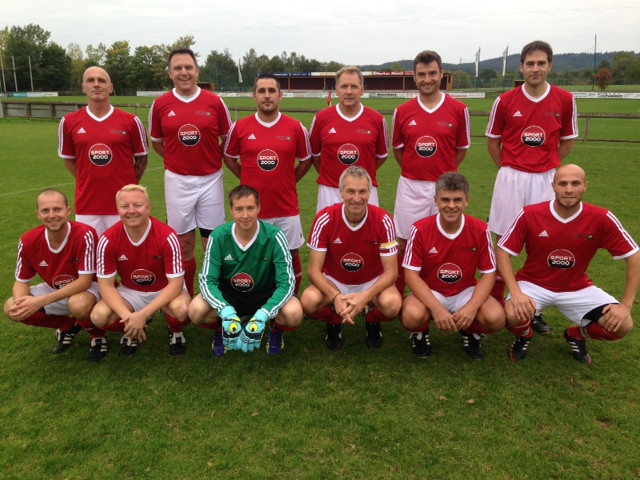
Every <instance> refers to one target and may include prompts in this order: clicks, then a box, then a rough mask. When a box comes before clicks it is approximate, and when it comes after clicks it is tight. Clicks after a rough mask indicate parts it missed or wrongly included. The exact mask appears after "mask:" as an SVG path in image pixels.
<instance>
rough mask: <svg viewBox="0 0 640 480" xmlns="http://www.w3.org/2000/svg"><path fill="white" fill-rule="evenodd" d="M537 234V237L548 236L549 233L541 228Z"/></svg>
mask: <svg viewBox="0 0 640 480" xmlns="http://www.w3.org/2000/svg"><path fill="white" fill-rule="evenodd" d="M538 236H539V237H549V234H548V233H547V231H546V230H543V231H541V232H540V233H539V234H538Z"/></svg>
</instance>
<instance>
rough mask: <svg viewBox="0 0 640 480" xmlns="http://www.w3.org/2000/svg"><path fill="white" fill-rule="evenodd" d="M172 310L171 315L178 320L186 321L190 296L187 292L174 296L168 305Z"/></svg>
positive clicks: (170, 310)
mask: <svg viewBox="0 0 640 480" xmlns="http://www.w3.org/2000/svg"><path fill="white" fill-rule="evenodd" d="M167 307H168V310H169V312H170V315H171V316H172V317H174V318H175V319H176V320H179V321H181V322H184V321H185V320H186V319H187V315H188V314H189V297H188V295H187V294H186V293H184V292H183V293H182V294H180V295H178V297H177V298H174V299H173V300H172V301H171V302H169V305H168V306H167Z"/></svg>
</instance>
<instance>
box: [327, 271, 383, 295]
mask: <svg viewBox="0 0 640 480" xmlns="http://www.w3.org/2000/svg"><path fill="white" fill-rule="evenodd" d="M325 277H327V280H329V281H330V282H332V283H333V284H334V285H335V286H336V288H337V289H338V290H340V293H341V294H343V295H348V294H350V293H362V292H364V291H365V290H367V289H369V288H371V287H372V286H373V284H374V283H376V282H377V281H378V279H379V278H380V277H376V278H374V279H373V280H369V281H368V282H366V283H363V284H362V285H347V284H346V283H342V282H339V281H338V280H336V279H335V278H333V277H332V276H331V275H325Z"/></svg>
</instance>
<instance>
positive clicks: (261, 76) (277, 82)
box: [253, 73, 280, 93]
mask: <svg viewBox="0 0 640 480" xmlns="http://www.w3.org/2000/svg"><path fill="white" fill-rule="evenodd" d="M265 78H270V79H271V80H275V81H276V85H277V86H278V91H280V80H278V77H276V76H275V75H274V74H273V73H260V74H258V76H257V77H256V80H255V82H253V93H256V90H257V89H258V82H259V81H260V80H262V79H265Z"/></svg>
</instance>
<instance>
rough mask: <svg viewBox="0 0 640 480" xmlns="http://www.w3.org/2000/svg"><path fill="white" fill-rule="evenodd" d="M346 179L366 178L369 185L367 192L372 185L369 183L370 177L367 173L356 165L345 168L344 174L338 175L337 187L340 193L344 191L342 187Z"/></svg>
mask: <svg viewBox="0 0 640 480" xmlns="http://www.w3.org/2000/svg"><path fill="white" fill-rule="evenodd" d="M347 177H356V178H366V179H367V182H368V183H369V190H371V188H372V185H373V183H372V182H371V176H370V175H369V172H367V171H366V170H365V169H364V168H362V167H359V166H357V165H351V166H350V167H347V168H346V169H345V171H344V172H342V175H340V181H339V185H340V191H341V192H342V190H344V185H345V183H346V178H347Z"/></svg>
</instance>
